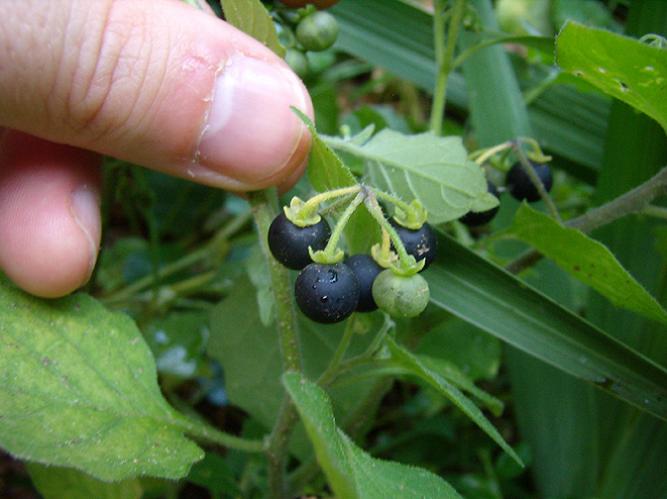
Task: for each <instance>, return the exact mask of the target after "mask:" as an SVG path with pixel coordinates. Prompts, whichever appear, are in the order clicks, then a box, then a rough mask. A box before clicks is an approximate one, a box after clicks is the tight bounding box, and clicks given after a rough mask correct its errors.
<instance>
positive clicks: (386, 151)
mask: <svg viewBox="0 0 667 499" xmlns="http://www.w3.org/2000/svg"><path fill="white" fill-rule="evenodd" d="M327 140H328V143H329V144H330V145H332V147H335V148H339V149H340V150H342V151H346V152H348V153H350V154H354V155H355V156H358V157H360V158H363V159H364V160H365V161H366V165H367V171H368V174H369V176H370V177H371V179H372V180H373V185H375V186H377V187H379V188H381V189H383V190H385V191H387V192H390V193H392V194H394V195H396V196H398V197H400V198H402V199H403V200H405V201H408V202H409V201H411V200H412V199H419V201H421V203H422V204H423V205H424V207H425V208H426V209H427V210H428V217H429V221H430V222H431V223H434V224H438V223H442V222H448V221H450V220H454V219H456V218H459V217H460V216H462V215H464V214H466V213H467V212H468V211H470V210H473V211H485V210H488V209H491V208H493V207H495V206H497V205H498V199H497V198H496V197H495V196H493V195H491V194H489V193H488V192H487V187H486V180H485V177H484V172H483V171H482V169H481V168H480V167H479V166H478V165H477V164H476V163H474V162H472V161H469V160H468V153H467V152H466V150H465V148H464V147H463V143H462V141H461V138H460V137H436V136H435V135H432V134H430V133H423V134H419V135H404V134H402V133H399V132H396V131H394V130H389V129H385V130H382V131H381V132H379V133H378V134H376V135H375V136H374V137H373V138H371V139H370V140H369V141H368V142H366V143H365V144H363V145H359V144H354V143H352V142H351V141H346V140H341V139H334V138H329V139H327Z"/></svg>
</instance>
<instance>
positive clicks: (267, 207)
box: [249, 189, 301, 371]
mask: <svg viewBox="0 0 667 499" xmlns="http://www.w3.org/2000/svg"><path fill="white" fill-rule="evenodd" d="M249 199H250V204H251V206H252V212H253V216H254V218H255V223H256V225H257V233H258V238H259V244H260V247H261V248H262V253H264V258H265V259H266V263H267V265H268V267H269V274H270V278H271V289H272V291H273V294H274V297H275V302H276V318H277V323H278V337H279V340H280V353H281V355H282V361H283V371H300V370H301V353H300V350H299V339H298V334H297V329H296V316H295V314H294V298H293V293H292V287H291V286H290V279H289V273H288V271H287V269H286V268H285V267H283V266H282V265H281V264H280V263H279V262H278V261H277V260H276V259H275V258H273V256H272V255H271V250H270V249H269V243H268V240H267V234H268V232H269V226H270V225H271V222H272V220H273V216H274V214H275V213H276V211H277V210H276V209H275V208H272V206H276V205H277V199H278V196H277V194H276V192H275V189H267V190H264V191H258V192H254V193H251V194H250V195H249Z"/></svg>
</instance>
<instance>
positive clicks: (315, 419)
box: [283, 373, 461, 499]
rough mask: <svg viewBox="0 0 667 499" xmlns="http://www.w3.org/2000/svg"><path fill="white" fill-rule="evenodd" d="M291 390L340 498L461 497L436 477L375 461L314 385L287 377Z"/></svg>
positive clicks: (298, 376)
mask: <svg viewBox="0 0 667 499" xmlns="http://www.w3.org/2000/svg"><path fill="white" fill-rule="evenodd" d="M283 385H285V388H286V389H287V393H289V395H290V397H291V398H292V401H293V402H294V405H295V406H296V409H297V411H298V412H299V415H300V416H301V420H302V421H303V424H304V426H305V427H306V431H307V433H308V437H309V438H310V441H311V442H312V444H313V447H314V448H315V455H316V456H317V461H318V462H319V463H320V466H322V469H323V470H324V473H325V474H326V476H327V479H328V480H329V484H330V485H331V488H332V489H333V490H334V492H335V494H336V497H341V498H345V499H357V498H359V499H362V498H363V499H385V498H387V497H400V498H401V499H411V498H414V499H417V498H419V499H421V498H424V497H439V498H443V499H449V498H451V499H459V498H460V497H461V496H459V495H458V494H457V493H456V491H455V490H454V489H453V488H452V487H451V486H450V485H449V484H447V482H445V481H444V480H443V479H442V478H440V477H439V476H437V475H434V474H433V473H431V472H429V471H426V470H423V469H420V468H415V467H413V466H406V465H403V464H399V463H393V462H390V461H382V460H380V459H375V458H373V457H371V456H370V455H368V454H367V453H366V452H364V451H363V450H362V449H360V448H359V447H357V446H356V445H355V444H354V442H352V440H350V438H349V437H348V436H347V435H345V433H343V432H342V431H340V430H339V429H338V427H337V426H336V421H335V419H334V415H333V411H332V409H331V401H330V400H329V397H327V394H326V393H325V392H324V391H323V390H322V389H321V388H320V387H318V386H317V385H316V384H315V383H312V382H310V381H308V380H307V379H306V378H305V377H303V375H301V374H299V373H287V374H284V375H283Z"/></svg>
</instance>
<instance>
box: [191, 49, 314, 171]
mask: <svg viewBox="0 0 667 499" xmlns="http://www.w3.org/2000/svg"><path fill="white" fill-rule="evenodd" d="M309 102H310V101H309V97H308V94H307V92H306V89H305V87H304V86H303V84H302V83H301V81H300V80H299V79H298V78H297V77H296V75H294V74H293V73H292V72H291V71H289V70H288V69H287V68H286V67H282V66H281V65H278V64H275V63H274V64H271V63H268V62H265V61H261V60H258V59H253V58H250V57H246V56H244V55H241V54H237V55H234V56H232V57H231V58H230V59H229V60H228V61H227V62H226V63H225V66H224V68H223V69H222V70H221V71H220V73H219V74H218V77H217V79H216V82H215V88H214V92H213V99H212V103H211V107H210V110H209V112H208V116H207V118H206V125H205V127H204V130H203V133H202V138H201V142H200V144H199V150H198V156H199V157H198V160H199V163H200V164H201V165H202V166H205V167H207V168H209V169H211V170H214V171H217V172H219V173H223V174H225V175H227V176H229V177H232V178H234V179H236V180H240V181H242V182H248V183H254V182H256V181H261V180H263V179H267V178H269V177H272V176H274V175H276V174H277V173H278V172H279V171H281V170H282V169H284V168H285V167H286V166H287V165H288V164H289V163H290V161H291V160H292V156H293V155H294V153H295V151H296V150H297V148H298V144H299V142H300V141H301V140H302V139H303V136H304V134H305V133H306V128H305V126H304V125H303V123H302V122H301V120H299V118H297V117H296V115H295V114H294V113H293V111H292V110H291V109H290V106H294V107H296V108H298V109H301V110H303V111H305V110H306V109H309Z"/></svg>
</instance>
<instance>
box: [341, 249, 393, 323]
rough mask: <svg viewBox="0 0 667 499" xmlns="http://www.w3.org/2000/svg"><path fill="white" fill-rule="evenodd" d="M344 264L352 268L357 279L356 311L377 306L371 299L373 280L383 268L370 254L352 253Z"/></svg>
mask: <svg viewBox="0 0 667 499" xmlns="http://www.w3.org/2000/svg"><path fill="white" fill-rule="evenodd" d="M345 264H346V265H347V266H348V267H350V268H351V269H352V272H354V275H355V276H356V278H357V281H359V303H358V304H357V312H372V311H373V310H377V308H378V306H377V305H376V304H375V300H374V299H373V282H374V281H375V278H376V277H377V276H378V274H379V273H380V272H382V271H383V270H384V269H383V268H382V267H380V266H379V265H378V264H377V262H376V261H375V260H374V259H373V257H372V256H370V255H352V256H351V257H349V258H348V259H347V260H345Z"/></svg>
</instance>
